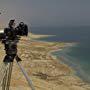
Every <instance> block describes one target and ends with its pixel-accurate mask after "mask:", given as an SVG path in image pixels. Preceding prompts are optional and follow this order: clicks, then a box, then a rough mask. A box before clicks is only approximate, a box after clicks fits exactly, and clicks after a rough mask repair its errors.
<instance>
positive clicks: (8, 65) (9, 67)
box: [2, 55, 21, 90]
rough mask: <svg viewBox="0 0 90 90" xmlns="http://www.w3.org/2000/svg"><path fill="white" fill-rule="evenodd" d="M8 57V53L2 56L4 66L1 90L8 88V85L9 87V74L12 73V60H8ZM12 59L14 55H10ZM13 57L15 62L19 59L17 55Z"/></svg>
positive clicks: (7, 89)
mask: <svg viewBox="0 0 90 90" xmlns="http://www.w3.org/2000/svg"><path fill="white" fill-rule="evenodd" d="M8 59H9V60H8ZM10 59H11V57H10V56H8V55H6V56H5V58H4V64H5V67H6V68H5V71H4V76H3V82H2V90H9V87H10V82H11V75H12V69H13V60H11V61H10ZM12 59H14V56H13V57H12ZM15 59H16V61H17V62H19V61H21V59H20V58H19V57H18V56H17V55H16V56H15ZM6 60H8V61H6Z"/></svg>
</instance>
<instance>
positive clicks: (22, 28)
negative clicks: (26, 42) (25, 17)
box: [0, 22, 28, 40]
mask: <svg viewBox="0 0 90 90" xmlns="http://www.w3.org/2000/svg"><path fill="white" fill-rule="evenodd" d="M22 23H23V22H22ZM10 32H11V31H9V30H8V35H9V34H10ZM13 33H14V34H16V36H28V26H27V25H26V24H24V23H23V24H21V23H20V24H19V25H18V26H17V27H16V28H15V30H14V31H13ZM12 36H13V35H12ZM4 37H5V34H4V30H3V29H2V30H0V40H2V39H4Z"/></svg>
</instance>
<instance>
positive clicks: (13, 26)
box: [8, 19, 15, 28]
mask: <svg viewBox="0 0 90 90" xmlns="http://www.w3.org/2000/svg"><path fill="white" fill-rule="evenodd" d="M8 25H9V27H10V28H15V20H14V19H13V20H10V21H9V24H8Z"/></svg>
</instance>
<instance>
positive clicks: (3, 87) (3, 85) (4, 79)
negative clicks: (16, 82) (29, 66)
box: [2, 68, 8, 90]
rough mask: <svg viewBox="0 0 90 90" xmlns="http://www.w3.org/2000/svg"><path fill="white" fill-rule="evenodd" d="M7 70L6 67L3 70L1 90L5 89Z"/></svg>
mask: <svg viewBox="0 0 90 90" xmlns="http://www.w3.org/2000/svg"><path fill="white" fill-rule="evenodd" d="M7 70H8V68H6V70H5V76H4V78H3V83H2V90H6V89H5V86H6V80H7Z"/></svg>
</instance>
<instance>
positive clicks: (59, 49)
mask: <svg viewBox="0 0 90 90" xmlns="http://www.w3.org/2000/svg"><path fill="white" fill-rule="evenodd" d="M32 35H37V36H39V37H37V38H34V39H38V40H32V41H38V42H43V43H49V42H48V41H42V40H39V39H40V38H45V37H52V36H53V35H38V34H32ZM40 36H41V37H40ZM51 43H56V42H51ZM63 43H64V44H65V45H64V47H63V48H58V49H56V50H51V51H49V52H48V55H50V56H52V58H53V59H56V60H59V61H60V62H61V63H62V64H64V65H67V66H68V68H70V69H71V71H72V72H71V73H72V74H73V75H75V76H76V77H78V78H79V79H81V80H83V81H84V82H85V83H87V84H90V81H87V80H85V79H84V78H83V76H81V73H80V72H79V71H81V69H79V68H78V69H79V70H77V69H76V67H74V66H75V65H74V64H72V63H71V65H69V64H70V63H69V62H70V61H68V63H67V61H66V60H65V59H64V58H63V57H62V59H61V58H57V56H56V55H54V54H52V53H55V52H57V51H60V52H62V51H63V49H65V48H71V47H73V46H76V45H77V44H78V43H76V42H72V43H67V42H66V43H65V42H63ZM64 57H65V56H64ZM65 58H66V57H65ZM60 59H61V60H60ZM80 76H81V77H80Z"/></svg>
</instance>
